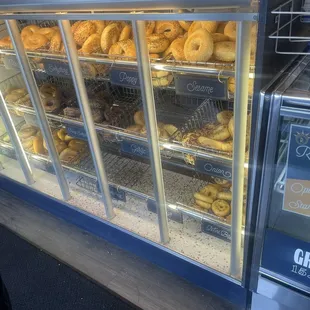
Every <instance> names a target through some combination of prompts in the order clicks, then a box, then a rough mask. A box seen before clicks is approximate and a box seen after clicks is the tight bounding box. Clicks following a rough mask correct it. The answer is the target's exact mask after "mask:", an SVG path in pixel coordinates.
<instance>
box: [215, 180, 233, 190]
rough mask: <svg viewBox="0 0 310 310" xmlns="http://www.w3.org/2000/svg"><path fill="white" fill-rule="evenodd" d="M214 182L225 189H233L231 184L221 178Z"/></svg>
mask: <svg viewBox="0 0 310 310" xmlns="http://www.w3.org/2000/svg"><path fill="white" fill-rule="evenodd" d="M213 180H214V182H215V183H216V184H218V185H221V186H222V187H224V188H228V187H231V182H230V181H228V180H225V179H221V178H213Z"/></svg>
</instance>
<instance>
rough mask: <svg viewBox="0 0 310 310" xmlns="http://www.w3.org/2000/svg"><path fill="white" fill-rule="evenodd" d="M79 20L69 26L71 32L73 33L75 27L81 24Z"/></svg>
mask: <svg viewBox="0 0 310 310" xmlns="http://www.w3.org/2000/svg"><path fill="white" fill-rule="evenodd" d="M81 22H82V21H81V20H78V21H77V22H75V23H73V24H72V26H71V32H72V34H74V33H75V31H76V29H77V28H78V26H79V25H80V24H81Z"/></svg>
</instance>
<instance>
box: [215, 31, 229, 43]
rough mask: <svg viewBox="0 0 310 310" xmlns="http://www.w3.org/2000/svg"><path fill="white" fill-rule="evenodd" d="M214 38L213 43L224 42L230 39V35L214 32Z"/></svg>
mask: <svg viewBox="0 0 310 310" xmlns="http://www.w3.org/2000/svg"><path fill="white" fill-rule="evenodd" d="M211 35H212V39H213V43H216V42H223V41H228V40H229V37H228V36H225V34H223V33H217V32H216V33H212V34H211Z"/></svg>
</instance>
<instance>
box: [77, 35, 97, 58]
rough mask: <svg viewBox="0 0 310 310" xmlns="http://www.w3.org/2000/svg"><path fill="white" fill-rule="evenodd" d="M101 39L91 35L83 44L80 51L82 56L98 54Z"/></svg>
mask: <svg viewBox="0 0 310 310" xmlns="http://www.w3.org/2000/svg"><path fill="white" fill-rule="evenodd" d="M100 40H101V37H100V35H99V34H96V33H94V34H92V35H90V36H89V37H88V38H87V39H86V41H85V42H84V43H83V45H82V48H81V49H80V51H81V52H82V53H83V54H92V53H98V52H100V51H101V46H100V42H101V41H100Z"/></svg>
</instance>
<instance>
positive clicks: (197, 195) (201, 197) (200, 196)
mask: <svg viewBox="0 0 310 310" xmlns="http://www.w3.org/2000/svg"><path fill="white" fill-rule="evenodd" d="M194 198H195V199H197V200H201V201H204V202H206V203H212V202H213V201H214V199H213V198H212V197H209V196H207V195H204V194H201V193H195V194H194Z"/></svg>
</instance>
